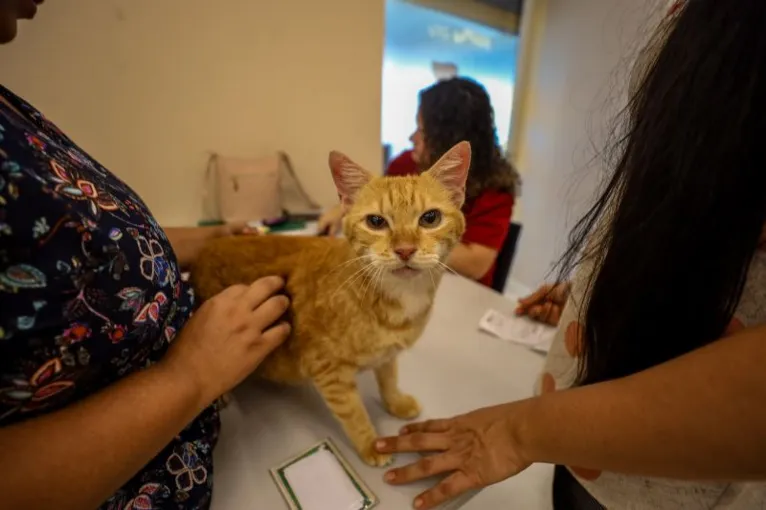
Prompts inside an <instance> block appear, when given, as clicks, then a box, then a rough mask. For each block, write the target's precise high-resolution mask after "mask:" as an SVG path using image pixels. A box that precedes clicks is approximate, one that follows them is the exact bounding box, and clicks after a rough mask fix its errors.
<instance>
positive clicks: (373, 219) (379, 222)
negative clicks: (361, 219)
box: [365, 214, 388, 230]
mask: <svg viewBox="0 0 766 510" xmlns="http://www.w3.org/2000/svg"><path fill="white" fill-rule="evenodd" d="M365 220H366V221H367V226H368V227H370V228H371V229H373V230H383V229H384V228H386V227H387V226H388V222H387V221H386V219H385V218H384V217H383V216H378V215H377V214H370V215H368V216H367V218H365Z"/></svg>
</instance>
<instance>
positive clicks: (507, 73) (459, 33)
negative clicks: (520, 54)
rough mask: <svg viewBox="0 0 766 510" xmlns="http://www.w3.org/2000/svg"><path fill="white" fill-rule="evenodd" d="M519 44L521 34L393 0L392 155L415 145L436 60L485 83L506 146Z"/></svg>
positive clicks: (387, 67) (389, 14)
mask: <svg viewBox="0 0 766 510" xmlns="http://www.w3.org/2000/svg"><path fill="white" fill-rule="evenodd" d="M517 47H518V37H516V36H512V35H509V34H506V33H503V32H499V31H497V30H494V29H492V28H489V27H485V26H483V25H480V24H478V23H475V22H472V21H468V20H464V19H462V18H458V17H456V16H452V15H449V14H446V13H443V12H438V11H433V10H430V9H427V8H424V7H421V6H417V5H413V4H410V3H407V2H404V1H403V0H387V5H386V45H385V54H384V59H383V106H382V108H383V111H382V139H383V140H382V141H383V143H384V144H390V145H391V153H392V156H394V155H396V154H398V153H399V152H401V151H403V150H407V149H409V148H410V142H409V140H408V139H409V136H410V134H411V133H412V132H413V131H414V129H415V116H416V114H417V107H418V92H419V91H420V90H421V89H423V88H425V87H428V86H429V85H431V84H433V83H434V81H435V76H434V70H433V64H434V62H439V63H452V64H455V65H456V66H457V69H458V74H459V75H460V76H466V77H470V78H473V79H474V80H476V81H478V82H479V83H481V84H482V85H484V87H485V88H486V89H487V92H488V93H489V96H490V98H491V100H492V105H493V106H494V108H495V119H496V123H497V129H498V138H499V141H500V143H501V145H503V147H505V144H506V141H507V140H508V133H509V130H510V123H511V109H512V105H513V89H514V81H515V70H516V53H517Z"/></svg>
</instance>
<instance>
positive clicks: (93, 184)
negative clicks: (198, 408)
mask: <svg viewBox="0 0 766 510" xmlns="http://www.w3.org/2000/svg"><path fill="white" fill-rule="evenodd" d="M0 95H2V97H3V98H4V99H5V100H6V101H8V103H10V104H11V105H13V106H14V107H15V108H16V109H17V110H18V111H19V112H21V114H22V117H20V116H19V115H18V113H16V112H14V111H13V110H12V109H10V108H8V106H7V105H6V104H4V103H3V102H2V101H0V426H5V425H9V424H12V423H16V422H19V421H22V420H26V419H29V418H32V417H34V416H38V415H41V414H44V413H48V412H52V411H55V410H56V409H60V408H62V407H64V406H67V405H69V404H71V403H73V402H75V401H77V400H80V399H82V398H85V397H87V396H88V395H91V394H92V393H94V392H97V391H99V390H100V389H102V388H104V387H105V386H108V385H109V384H111V383H113V382H115V381H117V380H118V379H120V378H122V377H125V376H126V375H128V374H130V373H132V372H135V371H137V370H141V369H143V368H145V367H147V366H149V365H151V364H152V363H154V362H156V361H157V360H159V359H160V358H162V356H163V355H164V354H165V351H166V350H167V348H168V344H169V343H170V342H172V341H173V338H174V337H175V335H176V334H177V333H178V331H179V330H180V329H181V328H182V327H183V325H184V323H185V322H186V321H187V320H188V319H189V316H190V315H191V312H192V305H193V296H192V292H191V289H190V288H189V287H188V286H187V284H186V283H184V282H183V281H182V280H181V277H180V273H179V269H178V265H177V262H176V258H175V255H174V254H173V250H172V248H171V246H170V243H169V242H168V240H167V238H166V237H165V234H164V233H163V231H162V229H161V228H160V226H159V225H158V224H157V222H156V221H155V220H154V218H153V217H152V215H151V213H150V212H149V210H148V208H147V207H146V205H145V204H144V203H143V202H142V201H141V199H140V198H139V197H138V196H137V195H136V194H135V193H134V192H133V191H132V190H131V189H130V188H129V187H128V186H127V185H125V184H124V183H123V182H122V181H120V180H119V179H118V178H117V177H115V176H114V175H112V174H111V173H109V171H107V170H106V169H105V168H104V167H102V166H101V165H99V164H98V162H96V161H94V160H93V159H92V158H90V157H89V156H88V155H87V154H86V153H85V152H84V151H82V150H81V149H80V148H79V147H78V146H77V145H76V144H75V143H74V142H72V141H71V140H70V139H69V138H67V137H66V136H65V135H64V134H63V133H61V131H59V130H58V129H57V128H56V126H54V125H53V124H52V123H50V122H49V121H48V120H47V119H46V118H45V117H44V116H43V115H42V114H40V113H39V112H38V111H37V110H35V109H34V108H33V107H32V106H30V105H29V104H27V103H26V102H24V101H23V100H21V99H20V98H18V97H16V96H15V95H13V94H12V93H11V92H9V91H8V90H7V89H5V88H3V87H1V86H0ZM218 426H219V421H218V413H217V410H216V409H215V408H212V407H211V408H210V409H208V410H207V411H206V412H204V413H203V414H202V415H201V416H199V417H198V418H197V420H195V421H194V422H193V423H192V424H191V425H189V426H188V427H187V428H186V429H185V430H183V431H182V432H181V433H180V434H179V435H178V436H177V437H176V438H175V439H174V440H173V441H172V442H171V443H170V444H169V445H168V446H167V447H166V448H165V449H164V450H163V451H162V452H161V453H160V454H159V455H158V456H157V457H156V458H155V459H154V460H152V461H151V462H150V463H149V465H147V466H146V467H145V468H144V469H143V470H142V471H141V472H140V473H138V474H137V475H136V476H135V477H134V478H133V479H132V480H131V481H130V482H129V483H128V484H126V485H125V486H124V487H123V488H122V489H120V491H119V492H117V494H115V495H114V496H112V497H111V498H110V499H109V500H108V501H106V502H105V503H104V504H103V506H102V507H101V508H102V509H109V510H129V509H130V510H138V509H141V510H150V509H188V510H197V509H205V508H208V507H209V505H210V496H211V488H212V474H213V473H212V448H213V446H214V444H215V440H216V437H217V433H218ZM82 440H85V438H82ZM44 441H45V438H40V442H41V444H44ZM0 455H2V452H0ZM84 483H87V482H86V481H84Z"/></svg>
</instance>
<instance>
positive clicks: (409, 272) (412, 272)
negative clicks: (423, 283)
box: [391, 266, 421, 278]
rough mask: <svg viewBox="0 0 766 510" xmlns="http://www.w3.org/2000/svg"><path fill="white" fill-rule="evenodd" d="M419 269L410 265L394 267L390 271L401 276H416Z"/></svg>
mask: <svg viewBox="0 0 766 510" xmlns="http://www.w3.org/2000/svg"><path fill="white" fill-rule="evenodd" d="M420 272H421V271H420V269H415V268H414V267H410V266H402V267H398V268H396V269H394V270H393V271H391V273H392V274H395V275H396V276H399V277H401V278H412V277H414V276H417V275H419V274H420Z"/></svg>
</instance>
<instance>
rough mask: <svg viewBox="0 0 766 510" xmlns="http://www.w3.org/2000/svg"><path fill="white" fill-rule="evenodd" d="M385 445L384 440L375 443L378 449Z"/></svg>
mask: <svg viewBox="0 0 766 510" xmlns="http://www.w3.org/2000/svg"><path fill="white" fill-rule="evenodd" d="M385 447H386V442H385V441H378V442H376V443H375V448H377V449H378V450H382V449H383V448H385Z"/></svg>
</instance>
